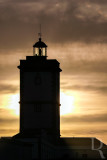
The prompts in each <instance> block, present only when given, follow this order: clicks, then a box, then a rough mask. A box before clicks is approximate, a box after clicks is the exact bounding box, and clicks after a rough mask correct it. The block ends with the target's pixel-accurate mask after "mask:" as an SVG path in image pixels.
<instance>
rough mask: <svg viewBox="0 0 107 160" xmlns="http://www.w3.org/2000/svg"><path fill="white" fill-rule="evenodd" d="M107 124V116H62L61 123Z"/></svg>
mask: <svg viewBox="0 0 107 160" xmlns="http://www.w3.org/2000/svg"><path fill="white" fill-rule="evenodd" d="M74 122H78V123H94V122H95V123H99V122H103V123H104V122H105V123H107V114H96V115H91V114H90V115H71V116H61V123H67V124H68V123H69V124H70V123H71V124H72V123H74Z"/></svg>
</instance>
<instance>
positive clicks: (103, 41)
mask: <svg viewBox="0 0 107 160" xmlns="http://www.w3.org/2000/svg"><path fill="white" fill-rule="evenodd" d="M40 23H41V24H42V34H43V36H42V37H43V40H44V41H45V42H46V43H47V45H48V58H53V59H57V60H58V61H59V62H60V65H61V69H62V72H61V96H64V99H65V102H62V99H61V104H62V106H61V107H62V108H61V110H64V111H63V112H62V111H61V113H62V115H61V135H62V136H91V137H97V138H99V139H101V140H103V141H104V142H105V143H107V138H106V135H107V129H106V128H107V127H106V126H107V98H106V97H107V1H106V0H102V1H101V0H93V1H91V0H88V1H86V0H76V1H75V0H70V1H65V0H62V1H61V0H52V1H51V2H50V1H49V0H41V1H38V0H37V1H34V0H30V1H29V0H21V1H20V0H14V1H13V0H3V1H2V0H0V35H1V36H0V136H9V135H13V134H16V133H17V132H18V128H19V121H18V115H17V114H18V109H17V108H18V101H19V100H18V94H19V71H18V69H17V66H18V65H19V60H20V59H22V58H23V59H25V56H27V55H33V53H32V45H33V44H34V42H35V41H37V40H38V36H37V34H38V32H39V24H40ZM66 104H67V105H66ZM70 107H71V108H70ZM64 113H65V114H64Z"/></svg>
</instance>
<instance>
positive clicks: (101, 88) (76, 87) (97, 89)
mask: <svg viewBox="0 0 107 160" xmlns="http://www.w3.org/2000/svg"><path fill="white" fill-rule="evenodd" d="M62 89H66V90H72V91H73V90H77V91H85V92H89V91H94V92H98V93H103V94H104V93H105V94H107V86H95V85H67V86H62Z"/></svg>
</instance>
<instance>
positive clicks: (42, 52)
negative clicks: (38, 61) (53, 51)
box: [33, 37, 47, 56]
mask: <svg viewBox="0 0 107 160" xmlns="http://www.w3.org/2000/svg"><path fill="white" fill-rule="evenodd" d="M33 55H34V56H47V45H46V44H45V43H44V42H42V41H41V37H40V38H39V41H38V42H36V43H35V44H34V45H33Z"/></svg>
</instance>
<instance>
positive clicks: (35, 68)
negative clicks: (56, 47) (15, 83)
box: [18, 36, 61, 138]
mask: <svg viewBox="0 0 107 160" xmlns="http://www.w3.org/2000/svg"><path fill="white" fill-rule="evenodd" d="M18 68H19V69H20V133H19V135H20V136H22V137H35V136H37V135H40V134H41V133H43V132H44V133H45V134H46V135H47V136H52V137H56V138H58V137H60V72H61V69H60V68H59V62H58V61H57V60H55V59H47V45H46V44H45V43H44V42H43V41H42V39H41V36H40V37H39V41H38V42H36V43H35V44H34V45H33V56H27V57H26V60H20V66H18Z"/></svg>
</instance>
